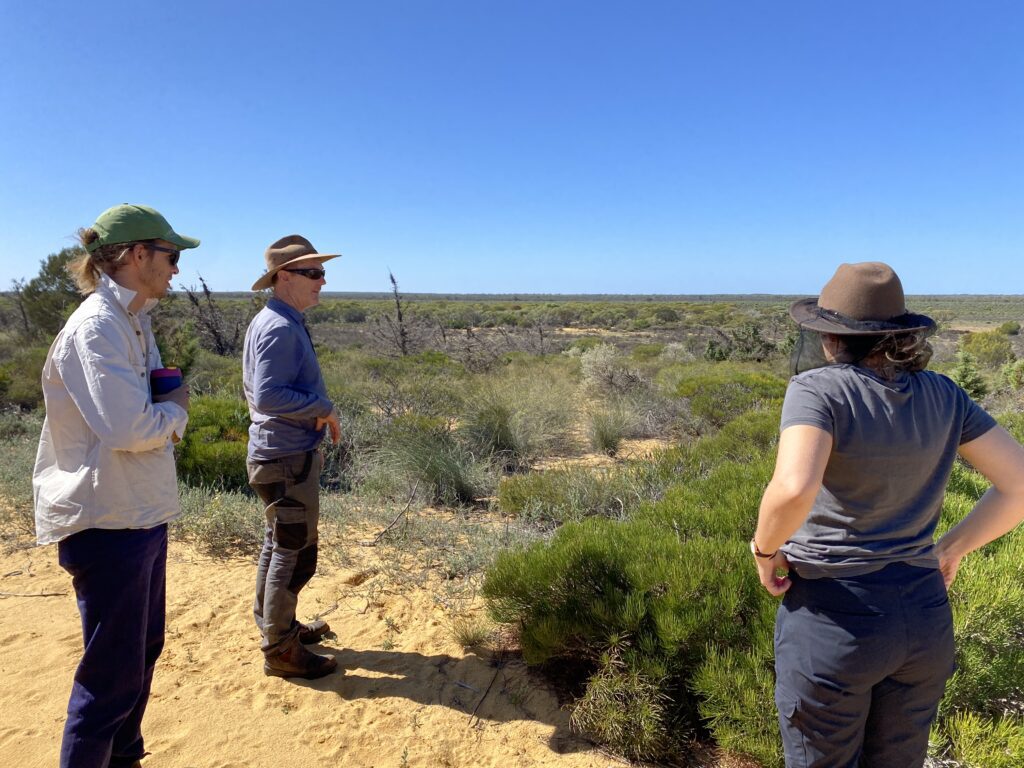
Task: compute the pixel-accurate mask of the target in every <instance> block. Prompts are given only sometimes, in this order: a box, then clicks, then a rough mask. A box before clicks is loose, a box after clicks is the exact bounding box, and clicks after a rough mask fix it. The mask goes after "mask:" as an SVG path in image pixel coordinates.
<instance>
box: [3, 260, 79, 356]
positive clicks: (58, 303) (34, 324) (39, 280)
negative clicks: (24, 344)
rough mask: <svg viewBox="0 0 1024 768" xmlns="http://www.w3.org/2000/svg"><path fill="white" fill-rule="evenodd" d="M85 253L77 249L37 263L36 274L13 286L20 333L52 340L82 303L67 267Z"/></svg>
mask: <svg viewBox="0 0 1024 768" xmlns="http://www.w3.org/2000/svg"><path fill="white" fill-rule="evenodd" d="M84 253H85V250H84V249H82V248H81V247H79V246H74V247H72V248H64V249H62V250H61V251H59V252H58V253H51V254H50V255H49V256H47V257H46V258H45V259H43V261H41V262H40V268H39V274H38V275H36V276H35V277H33V278H32V279H31V280H29V281H28V282H27V283H26V282H24V281H16V282H15V283H14V286H13V288H14V293H15V301H16V302H17V304H18V309H19V311H20V313H21V318H22V324H23V330H24V331H25V334H26V335H27V336H30V337H39V336H54V335H55V334H56V333H57V331H59V330H60V329H61V327H63V325H64V321H65V320H66V319H67V317H68V315H69V314H70V313H71V311H72V310H73V309H74V308H75V307H77V306H78V304H79V302H80V301H81V300H82V296H81V294H80V293H79V292H78V288H77V287H76V285H75V281H74V279H73V278H72V277H71V273H70V272H69V271H68V265H69V264H70V263H71V262H72V260H74V259H76V258H77V257H79V256H81V255H82V254H84Z"/></svg>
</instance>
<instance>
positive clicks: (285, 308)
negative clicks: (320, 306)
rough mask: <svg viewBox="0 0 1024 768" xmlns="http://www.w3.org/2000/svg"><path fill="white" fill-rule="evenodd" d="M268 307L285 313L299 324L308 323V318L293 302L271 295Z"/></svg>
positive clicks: (279, 312)
mask: <svg viewBox="0 0 1024 768" xmlns="http://www.w3.org/2000/svg"><path fill="white" fill-rule="evenodd" d="M267 309H272V310H273V311H274V312H277V313H278V314H279V315H284V316H285V317H287V318H290V319H292V320H294V321H295V322H296V323H298V324H299V325H305V324H306V318H305V316H304V315H303V314H302V313H301V312H299V310H297V309H296V308H295V307H293V306H292V305H291V304H289V303H287V302H285V301H281V299H279V298H277V297H276V296H271V297H270V300H269V301H267Z"/></svg>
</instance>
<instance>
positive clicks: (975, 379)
mask: <svg viewBox="0 0 1024 768" xmlns="http://www.w3.org/2000/svg"><path fill="white" fill-rule="evenodd" d="M950 378H951V379H953V381H955V382H956V383H957V384H959V385H960V386H961V387H962V388H963V389H964V391H965V392H967V394H968V395H970V396H971V397H972V398H974V399H975V400H980V399H981V398H983V397H984V396H985V395H986V394H988V384H986V383H985V377H984V376H982V375H981V371H979V370H978V361H977V360H976V359H975V357H974V355H972V354H971V353H970V352H968V351H967V350H966V349H961V350H960V353H959V354H958V355H957V362H956V367H955V368H954V369H953V370H952V372H951V373H950Z"/></svg>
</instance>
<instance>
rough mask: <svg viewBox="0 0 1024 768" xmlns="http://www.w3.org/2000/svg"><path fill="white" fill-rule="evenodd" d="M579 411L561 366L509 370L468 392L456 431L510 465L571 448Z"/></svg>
mask: <svg viewBox="0 0 1024 768" xmlns="http://www.w3.org/2000/svg"><path fill="white" fill-rule="evenodd" d="M574 416H575V408H574V407H573V392H572V384H571V383H570V382H569V380H568V379H567V378H566V377H564V376H561V375H559V374H558V372H557V371H550V370H546V371H545V375H544V376H538V375H536V374H535V373H534V372H533V371H530V370H526V371H515V370H512V371H508V370H507V371H505V372H503V373H502V375H501V376H498V377H493V378H489V379H487V380H485V381H484V383H483V384H482V385H481V386H480V387H478V388H474V389H472V390H471V391H470V392H469V393H468V394H467V395H466V401H465V413H464V415H463V418H462V420H461V422H460V424H459V428H458V433H459V435H460V437H462V438H464V439H465V440H466V442H467V444H468V445H469V447H470V449H471V450H472V451H473V452H474V453H475V454H477V455H480V456H491V457H493V458H494V459H495V460H496V461H497V463H498V464H499V465H500V466H501V467H502V468H503V469H505V470H507V471H513V470H520V469H525V468H526V467H528V466H529V465H530V464H531V463H532V462H533V461H535V460H536V459H538V458H540V457H541V456H545V455H550V454H551V453H552V452H555V451H560V450H563V449H565V448H567V447H568V446H569V444H570V434H569V430H570V427H571V426H572V420H573V418H574Z"/></svg>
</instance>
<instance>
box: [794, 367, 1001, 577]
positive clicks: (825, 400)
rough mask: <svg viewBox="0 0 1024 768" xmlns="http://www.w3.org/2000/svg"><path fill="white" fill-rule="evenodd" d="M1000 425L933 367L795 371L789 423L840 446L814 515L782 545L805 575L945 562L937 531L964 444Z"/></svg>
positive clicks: (830, 461)
mask: <svg viewBox="0 0 1024 768" xmlns="http://www.w3.org/2000/svg"><path fill="white" fill-rule="evenodd" d="M994 423H995V422H994V420H993V419H992V417H991V416H989V415H988V414H987V413H985V412H984V411H983V410H981V409H980V408H978V407H977V405H975V404H974V403H973V402H972V401H971V399H970V398H969V397H968V396H967V394H966V393H965V392H964V391H963V390H962V389H961V388H960V387H958V386H957V385H956V384H955V383H954V382H953V381H951V380H950V379H948V378H947V377H945V376H942V375H941V374H936V373H933V372H931V371H920V372H917V373H908V372H900V373H898V374H896V375H894V376H893V377H892V378H886V377H884V376H882V375H880V374H878V373H876V372H874V371H872V370H871V369H869V368H866V367H861V366H858V365H850V364H846V365H843V364H840V365H830V366H826V367H824V368H818V369H815V370H811V371H807V372H805V373H802V374H800V375H798V376H795V377H794V378H793V379H792V381H791V382H790V385H789V388H788V390H787V392H786V401H785V405H784V407H783V413H782V423H781V428H782V429H786V428H787V427H789V426H792V425H798V424H804V425H809V426H813V427H817V428H818V429H821V430H824V431H825V432H828V433H829V434H831V435H832V450H831V454H830V455H829V459H828V463H827V464H826V466H825V472H824V476H823V478H822V484H821V490H820V491H819V493H818V495H817V498H816V499H815V500H814V505H813V507H812V508H811V511H810V514H809V515H808V516H807V519H806V520H805V521H804V523H803V525H802V526H801V527H800V528H799V530H797V531H796V533H794V534H793V535H792V536H790V538H789V541H788V542H787V543H786V544H785V545H784V546H783V547H782V550H783V552H785V553H786V556H787V558H788V559H789V561H790V564H791V565H793V566H794V567H795V568H796V570H797V572H798V573H799V574H800V575H801V576H804V577H805V578H814V577H818V576H824V575H831V576H838V575H844V576H854V575H858V574H864V573H869V572H871V571H875V570H879V569H881V568H884V567H885V566H886V565H888V564H890V563H893V562H906V563H910V564H912V565H920V566H923V567H927V568H935V567H937V560H936V558H935V555H934V553H933V552H932V549H933V542H932V536H933V534H934V532H935V526H936V524H937V523H938V518H939V512H940V510H941V507H942V500H943V496H944V494H945V488H946V483H947V481H948V480H949V475H950V473H951V472H952V469H953V464H954V462H955V461H956V456H957V449H958V448H959V447H960V444H961V443H963V442H967V441H969V440H973V439H974V438H975V437H978V436H979V435H981V434H983V433H984V432H986V431H988V430H989V429H991V427H992V426H993V424H994Z"/></svg>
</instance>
